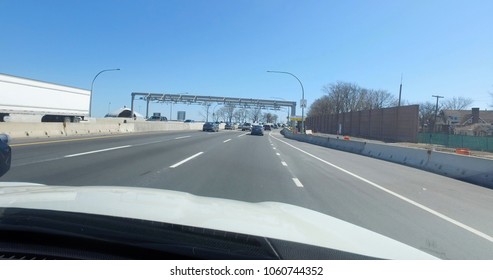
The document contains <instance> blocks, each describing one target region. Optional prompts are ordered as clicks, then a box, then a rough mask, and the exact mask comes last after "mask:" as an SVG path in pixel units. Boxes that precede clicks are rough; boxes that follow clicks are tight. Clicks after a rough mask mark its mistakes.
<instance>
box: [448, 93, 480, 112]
mask: <svg viewBox="0 0 493 280" xmlns="http://www.w3.org/2000/svg"><path fill="white" fill-rule="evenodd" d="M473 102H474V101H473V100H472V99H471V98H466V97H455V96H454V97H453V98H451V99H447V100H445V102H443V109H445V110H465V109H467V107H469V106H471V104H472V103H473Z"/></svg>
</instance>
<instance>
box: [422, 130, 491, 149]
mask: <svg viewBox="0 0 493 280" xmlns="http://www.w3.org/2000/svg"><path fill="white" fill-rule="evenodd" d="M418 143H426V144H434V145H443V146H446V147H449V148H468V149H471V150H476V151H486V152H493V137H491V136H488V137H481V136H468V135H454V134H440V133H418Z"/></svg>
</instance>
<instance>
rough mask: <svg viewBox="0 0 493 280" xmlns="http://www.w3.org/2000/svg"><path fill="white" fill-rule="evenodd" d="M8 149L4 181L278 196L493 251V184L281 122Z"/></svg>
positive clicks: (455, 247) (413, 236)
mask: <svg viewBox="0 0 493 280" xmlns="http://www.w3.org/2000/svg"><path fill="white" fill-rule="evenodd" d="M12 149H13V161H12V168H11V170H10V171H9V173H7V174H6V175H5V176H3V177H2V178H0V181H17V182H19V181H22V182H35V183H42V184H50V185H68V186H82V185H110V186H136V187H150V188H163V189H170V190H179V191H184V192H189V193H192V194H196V195H202V196H210V197H220V198H228V199H236V200H242V201H249V202H261V201H279V202H284V203H289V204H294V205H298V206H302V207H305V208H309V209H312V210H315V211H318V212H322V213H325V214H328V215H331V216H334V217H336V218H339V219H342V220H345V221H348V222H351V223H353V224H356V225H359V226H362V227H364V228H367V229H370V230H372V231H375V232H378V233H381V234H383V235H386V236H388V237H391V238H394V239H396V240H399V241H401V242H403V243H406V244H408V245H411V246H413V247H416V248H419V249H421V250H423V251H425V252H428V253H430V254H432V255H435V256H437V257H439V258H444V259H493V237H492V236H493V219H492V217H493V190H490V189H486V188H482V187H479V186H476V185H472V184H469V183H465V182H461V181H458V180H454V179H450V178H447V177H443V176H439V175H436V174H432V173H428V172H425V171H421V170H417V169H413V168H409V167H406V166H401V165H398V164H394V163H390V162H386V161H381V160H377V159H373V158H369V157H364V156H359V155H356V154H351V153H345V152H341V151H337V150H331V149H327V148H323V147H319V146H314V145H310V144H307V143H302V142H297V141H294V140H289V139H285V138H284V137H283V136H282V135H280V134H279V130H274V131H272V132H271V133H269V132H266V134H265V135H264V136H252V135H249V134H247V133H245V132H241V131H224V130H221V131H220V132H218V133H209V132H201V131H181V132H161V133H143V134H128V135H109V136H100V137H95V136H92V137H84V138H72V139H55V140H40V141H37V142H36V141H34V142H29V143H21V142H17V143H16V142H14V143H13V144H12ZM197 210H198V211H200V209H197ZM252 226H255V225H252Z"/></svg>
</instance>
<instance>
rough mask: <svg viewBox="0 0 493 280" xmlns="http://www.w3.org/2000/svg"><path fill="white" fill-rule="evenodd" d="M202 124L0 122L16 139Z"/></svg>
mask: <svg viewBox="0 0 493 280" xmlns="http://www.w3.org/2000/svg"><path fill="white" fill-rule="evenodd" d="M202 125H203V124H202V123H199V122H197V123H182V122H146V121H134V120H132V119H126V118H118V119H116V118H115V119H98V120H95V121H88V122H80V123H56V122H52V123H49V122H46V123H42V122H36V123H29V122H2V123H0V133H6V134H8V135H9V136H10V137H11V138H14V139H15V138H26V137H61V136H73V135H91V134H116V133H132V132H148V131H172V130H201V129H202Z"/></svg>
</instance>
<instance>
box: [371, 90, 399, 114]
mask: <svg viewBox="0 0 493 280" xmlns="http://www.w3.org/2000/svg"><path fill="white" fill-rule="evenodd" d="M398 102H399V101H398V99H397V98H396V97H395V96H393V95H392V94H391V93H390V92H388V91H386V90H381V89H379V90H368V97H367V99H366V104H364V106H363V109H382V108H387V107H391V106H397V104H398Z"/></svg>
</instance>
